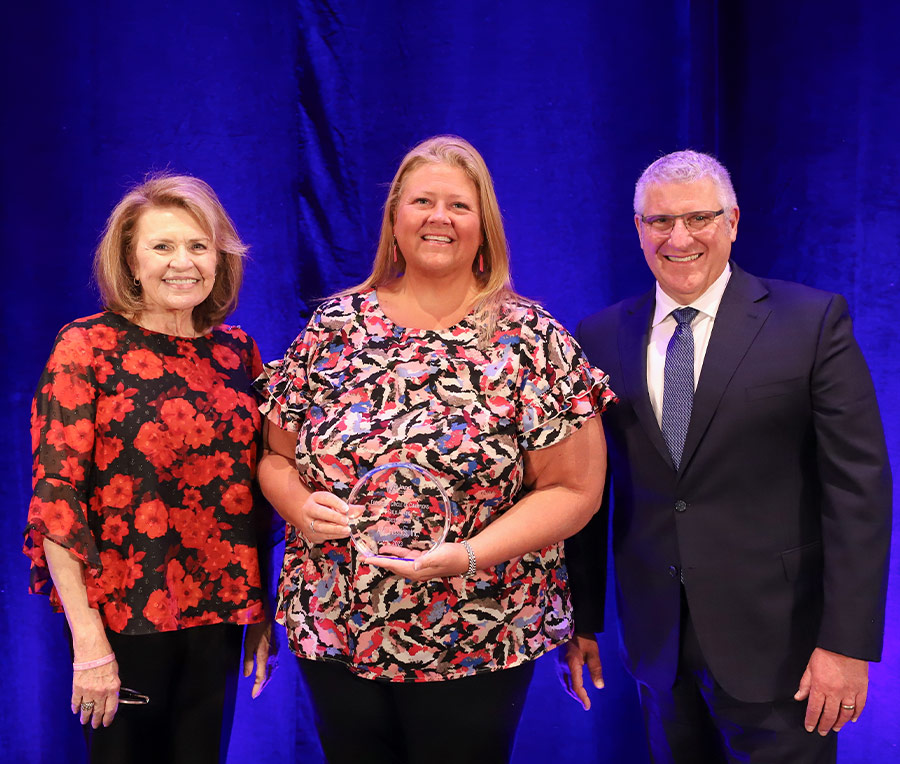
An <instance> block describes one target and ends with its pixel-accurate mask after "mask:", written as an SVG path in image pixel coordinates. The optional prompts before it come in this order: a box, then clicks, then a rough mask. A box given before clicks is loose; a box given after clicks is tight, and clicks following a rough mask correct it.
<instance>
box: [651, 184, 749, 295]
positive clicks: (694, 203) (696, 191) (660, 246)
mask: <svg viewBox="0 0 900 764" xmlns="http://www.w3.org/2000/svg"><path fill="white" fill-rule="evenodd" d="M720 209H722V205H721V202H720V201H719V195H718V193H717V192H716V187H715V184H714V183H713V182H712V180H711V179H709V178H703V179H701V180H698V181H695V182H693V183H658V184H655V185H652V186H649V187H648V188H647V193H646V196H645V199H644V216H645V217H646V216H649V215H682V214H684V213H685V212H698V211H701V210H712V211H716V210H720ZM738 217H739V210H738V208H737V207H735V208H734V210H733V211H732V212H731V214H730V216H729V215H728V213H727V212H726V214H725V215H719V217H717V218H715V219H714V220H713V221H712V222H711V223H709V225H707V226H706V228H704V229H702V230H700V231H695V232H693V233H692V232H691V231H688V229H687V228H686V227H685V225H684V219H683V218H679V219H678V220H676V221H675V226H674V228H672V230H671V231H669V232H668V233H659V232H657V231H654V230H653V229H652V228H651V227H650V226H649V225H647V224H645V223H644V222H642V220H641V216H640V215H635V216H634V224H635V226H636V227H637V231H638V237H639V238H640V241H641V249H643V250H644V258H645V259H646V261H647V265H649V266H650V270H651V271H653V275H654V276H655V277H656V280H657V281H658V282H659V285H660V287H661V288H662V290H663V291H664V292H665V293H666V294H667V295H669V297H671V298H672V299H673V300H675V301H676V302H678V303H679V304H680V305H687V304H688V303H690V302H692V301H693V300H695V299H697V298H698V297H699V296H700V295H702V294H703V293H704V292H705V291H706V290H707V289H709V287H710V286H711V285H712V283H713V282H714V281H715V280H716V279H717V278H719V276H721V275H722V272H723V271H724V270H725V266H726V264H727V263H728V258H729V257H730V255H731V243H732V242H733V241H734V240H735V239H736V238H737V225H738Z"/></svg>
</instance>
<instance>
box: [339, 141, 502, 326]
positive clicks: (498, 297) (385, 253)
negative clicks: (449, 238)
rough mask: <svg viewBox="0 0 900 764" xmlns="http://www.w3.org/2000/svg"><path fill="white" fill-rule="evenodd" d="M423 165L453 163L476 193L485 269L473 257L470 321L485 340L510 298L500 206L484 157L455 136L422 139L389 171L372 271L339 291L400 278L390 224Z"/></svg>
mask: <svg viewBox="0 0 900 764" xmlns="http://www.w3.org/2000/svg"><path fill="white" fill-rule="evenodd" d="M426 163H431V164H445V165H449V166H450V167H458V168H459V169H461V170H462V171H463V172H465V174H466V175H467V176H468V177H469V178H470V179H471V181H472V182H473V183H474V184H475V188H476V189H477V191H478V202H479V205H478V206H479V209H480V211H481V234H482V237H483V243H482V245H481V250H480V252H481V257H482V260H483V262H484V270H481V269H480V268H479V264H478V258H475V261H474V262H473V263H472V273H473V275H474V276H475V280H476V282H477V283H478V286H479V291H478V296H477V308H476V311H475V320H476V323H477V324H478V326H479V334H480V336H481V337H482V338H483V339H484V338H485V337H486V336H488V335H490V333H491V332H492V331H493V329H494V327H495V326H496V323H497V318H498V316H499V313H500V310H501V308H502V306H503V303H504V302H505V301H506V300H507V299H508V298H509V297H512V296H517V295H516V294H515V292H514V291H513V285H512V277H511V276H510V272H509V248H508V246H507V244H506V234H505V233H504V231H503V219H502V217H501V215H500V205H499V204H498V203H497V195H496V194H495V193H494V182H493V181H492V180H491V174H490V172H488V168H487V165H486V164H485V162H484V158H483V157H482V156H481V154H479V153H478V151H477V150H476V148H475V147H474V146H473V145H472V144H471V143H469V142H468V141H467V140H465V139H464V138H460V137H459V136H458V135H436V136H434V137H432V138H426V139H425V140H424V141H422V142H421V143H419V144H418V145H417V146H415V147H414V148H412V149H411V150H410V151H409V153H407V155H406V156H405V157H403V161H402V162H400V166H399V167H398V168H397V172H396V174H395V175H394V179H393V180H392V181H391V186H390V189H389V191H388V196H387V200H386V201H385V203H384V214H383V216H382V219H381V235H380V236H379V239H378V249H377V250H376V251H375V261H374V263H373V264H372V272H371V273H370V274H369V276H368V278H367V279H366V280H365V281H363V282H362V283H361V284H357V285H356V286H354V287H351V288H350V289H347V290H345V291H343V292H341V294H351V293H353V292H358V291H361V290H363V289H374V288H376V287H380V286H383V285H385V284H388V283H390V282H391V281H393V280H394V279H396V278H398V277H399V276H401V275H402V274H403V272H404V270H405V269H406V262H405V260H404V259H403V253H402V252H400V251H399V250H398V252H397V261H396V262H395V261H394V222H395V220H396V212H397V205H398V204H399V202H400V196H401V195H402V193H403V185H404V183H405V181H406V178H407V177H408V176H409V174H410V173H411V172H412V171H413V170H415V169H416V168H418V167H421V166H422V165H424V164H426Z"/></svg>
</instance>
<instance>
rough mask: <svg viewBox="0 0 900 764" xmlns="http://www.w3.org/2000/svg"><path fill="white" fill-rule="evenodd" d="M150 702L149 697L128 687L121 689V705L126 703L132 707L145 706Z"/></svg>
mask: <svg viewBox="0 0 900 764" xmlns="http://www.w3.org/2000/svg"><path fill="white" fill-rule="evenodd" d="M149 702H150V698H149V697H148V696H147V695H143V694H141V693H140V692H136V691H135V690H131V689H129V688H128V687H120V688H119V703H125V704H126V705H130V706H144V705H146V704H147V703H149Z"/></svg>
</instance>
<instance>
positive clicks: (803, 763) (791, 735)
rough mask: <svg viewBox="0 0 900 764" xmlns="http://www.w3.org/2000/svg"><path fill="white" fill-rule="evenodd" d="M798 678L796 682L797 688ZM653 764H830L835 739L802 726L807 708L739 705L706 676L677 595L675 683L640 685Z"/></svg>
mask: <svg viewBox="0 0 900 764" xmlns="http://www.w3.org/2000/svg"><path fill="white" fill-rule="evenodd" d="M799 681H800V677H799V676H798V677H797V682H798V683H799ZM638 687H639V690H640V696H641V709H642V711H643V714H644V726H645V727H646V730H647V738H648V743H649V746H650V756H651V758H652V760H653V762H654V764H724V763H725V762H729V763H730V762H752V763H753V764H784V762H790V763H791V764H834V762H836V761H837V735H836V734H835V733H834V732H829V733H828V735H826V736H825V737H821V736H820V735H819V734H818V733H817V732H812V733H810V732H807V731H806V729H805V728H804V726H803V721H804V717H805V715H806V701H803V702H802V703H800V702H797V701H796V700H794V699H793V697H790V696H789V697H786V698H779V699H777V700H774V701H772V702H770V703H745V702H743V701H740V700H737V699H735V698H733V697H731V696H730V695H729V694H728V693H727V692H725V690H724V689H722V687H721V685H719V683H718V682H716V680H715V678H714V677H713V675H712V672H711V671H710V670H709V666H708V665H707V663H706V660H705V659H704V658H703V653H702V651H701V650H700V644H699V642H698V641H697V635H696V633H695V632H694V626H693V623H692V622H691V616H690V611H689V610H688V607H687V600H686V598H685V596H684V592H683V591H682V602H681V646H680V651H679V658H678V675H677V677H676V680H675V685H674V686H673V687H672V688H671V690H666V691H658V690H653V689H651V688H650V687H647V686H646V685H644V684H639V685H638Z"/></svg>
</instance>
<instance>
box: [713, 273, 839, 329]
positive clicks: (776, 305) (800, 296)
mask: <svg viewBox="0 0 900 764" xmlns="http://www.w3.org/2000/svg"><path fill="white" fill-rule="evenodd" d="M732 282H733V284H732ZM728 287H729V288H728V289H727V290H726V295H728V292H729V291H730V290H731V289H732V287H733V290H734V294H735V296H736V297H737V298H738V299H741V298H742V297H746V298H748V299H749V300H750V301H752V302H759V303H764V304H765V306H766V307H767V308H769V309H770V310H773V311H778V312H781V313H784V314H785V315H787V314H789V313H790V314H794V315H797V316H804V317H806V318H807V320H809V319H816V318H819V317H821V316H823V315H825V314H826V313H830V312H835V311H836V312H837V313H845V312H847V301H846V300H845V299H844V297H843V296H842V295H840V294H837V293H836V292H828V291H826V290H824V289H817V288H815V287H811V286H807V285H806V284H801V283H799V282H796V281H785V280H783V279H773V278H761V277H758V276H753V275H751V274H749V273H747V272H745V271H742V270H741V269H739V268H737V267H735V270H734V273H733V274H732V277H731V281H729V284H728ZM725 299H726V298H724V297H723V302H724V300H725Z"/></svg>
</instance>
